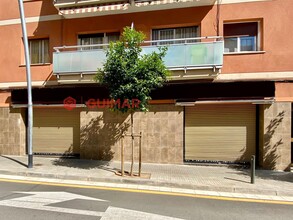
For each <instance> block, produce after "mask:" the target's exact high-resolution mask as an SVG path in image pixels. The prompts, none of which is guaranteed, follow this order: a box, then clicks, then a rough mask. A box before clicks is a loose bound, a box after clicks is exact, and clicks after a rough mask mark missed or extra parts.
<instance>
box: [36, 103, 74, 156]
mask: <svg viewBox="0 0 293 220" xmlns="http://www.w3.org/2000/svg"><path fill="white" fill-rule="evenodd" d="M79 146H80V113H79V110H78V109H75V110H72V111H68V110H66V109H52V108H36V109H34V127H33V152H34V153H56V154H65V153H67V154H72V153H74V154H78V153H79Z"/></svg>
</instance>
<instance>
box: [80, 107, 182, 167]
mask: <svg viewBox="0 0 293 220" xmlns="http://www.w3.org/2000/svg"><path fill="white" fill-rule="evenodd" d="M134 132H135V133H139V132H142V161H143V162H153V163H183V108H182V107H176V106H174V105H153V106H151V108H150V111H149V112H146V113H144V112H135V113H134ZM123 133H128V134H130V114H122V113H116V112H110V111H109V110H99V109H96V110H91V111H88V110H87V109H84V110H83V111H82V112H81V131H80V135H81V136H80V139H81V146H80V147H81V157H82V158H87V159H99V160H111V159H113V160H120V159H121V137H122V134H123ZM138 141H139V139H138V138H136V139H135V160H136V161H137V160H138V146H139V144H138ZM124 146H125V159H126V161H130V159H131V138H130V137H125V138H124Z"/></svg>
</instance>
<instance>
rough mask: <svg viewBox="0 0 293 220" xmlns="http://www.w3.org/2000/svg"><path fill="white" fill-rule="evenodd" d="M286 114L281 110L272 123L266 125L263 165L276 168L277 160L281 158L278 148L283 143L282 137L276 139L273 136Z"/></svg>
mask: <svg viewBox="0 0 293 220" xmlns="http://www.w3.org/2000/svg"><path fill="white" fill-rule="evenodd" d="M284 116H285V112H284V111H282V112H280V113H279V114H278V115H277V116H276V118H274V119H272V120H271V121H270V124H269V125H268V126H267V127H266V133H265V135H264V153H263V154H264V155H263V158H264V159H263V165H264V166H265V167H267V168H269V169H275V168H276V161H277V160H278V159H279V157H280V156H279V155H278V153H277V149H278V147H279V146H280V145H282V144H283V140H282V138H281V139H279V140H274V139H273V136H274V134H275V132H276V130H277V128H278V127H279V125H280V124H281V123H282V121H283V119H284Z"/></svg>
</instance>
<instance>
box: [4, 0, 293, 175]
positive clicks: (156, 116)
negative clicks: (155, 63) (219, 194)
mask: <svg viewBox="0 0 293 220" xmlns="http://www.w3.org/2000/svg"><path fill="white" fill-rule="evenodd" d="M24 6H25V15H26V21H27V24H26V25H27V30H28V37H29V50H30V55H31V71H32V80H33V82H32V85H33V91H32V93H33V104H34V127H33V151H34V153H35V154H57V155H61V154H63V155H64V154H68V155H79V156H80V157H81V158H86V159H97V160H120V156H121V137H122V134H124V133H127V132H129V129H130V128H129V123H130V122H129V121H130V116H129V115H128V114H120V113H113V112H110V111H109V110H108V109H107V108H105V107H104V106H103V105H102V104H101V103H98V100H106V99H107V98H108V96H109V94H108V91H107V89H106V88H105V87H103V86H101V85H99V84H98V83H95V82H94V81H93V76H94V74H95V73H96V70H97V68H100V67H102V64H103V61H104V60H105V49H106V48H107V44H108V43H109V42H111V41H116V40H118V39H119V36H120V34H121V33H122V31H123V28H124V27H125V26H130V25H131V24H133V25H134V27H135V29H136V30H139V31H143V32H144V33H145V35H146V42H145V43H144V44H143V45H142V46H143V53H150V52H152V51H155V50H157V49H158V47H159V46H162V45H166V46H167V47H168V51H167V55H166V57H165V58H164V61H165V64H166V66H167V67H168V69H169V70H170V71H171V73H172V76H171V77H170V80H169V81H168V83H166V85H165V86H164V87H162V88H160V89H157V90H155V91H153V92H152V94H151V96H152V101H151V103H150V110H149V112H147V113H143V112H136V113H135V114H134V122H135V124H134V129H135V131H136V132H142V134H143V136H142V143H143V144H142V150H143V152H142V161H143V162H153V163H176V164H183V163H187V162H198V163H200V162H205V163H244V162H249V161H250V158H251V156H252V155H256V158H257V163H258V165H259V166H260V167H262V168H264V169H275V170H287V169H289V167H290V165H291V162H292V146H291V138H292V134H293V132H292V127H291V124H292V104H291V103H292V101H293V83H292V80H293V63H292V57H293V41H292V40H291V36H292V35H293V30H292V29H290V28H289V27H290V23H291V21H292V20H293V13H290V9H291V8H292V7H293V1H292V0H274V1H272V0H233V1H231V0H199V1H198V0H179V1H177V0H176V1H175V0H157V1H142V0H131V1H128V0H127V1H123V0H121V1H119V0H100V1H96V0H92V1H84V0H79V1H74V0H55V1H53V0H25V1H24ZM0 36H1V41H0V46H1V47H0V48H1V51H0V73H1V74H0V153H1V154H8V155H9V154H10V155H11V154H12V155H24V154H26V131H25V130H26V129H25V128H26V124H27V121H26V120H27V116H26V114H27V108H26V107H27V106H26V104H27V98H26V96H27V91H26V73H25V61H24V49H23V41H22V32H21V22H20V19H19V11H18V3H17V1H11V0H2V1H1V3H0ZM89 100H96V102H94V103H95V105H91V106H89V105H87V103H88V101H89ZM73 107H74V108H73ZM136 141H137V140H136ZM124 142H125V146H130V145H129V143H130V140H129V139H127V138H125V139H124ZM136 146H138V144H136ZM130 153H131V149H130V147H126V149H125V155H126V159H130ZM136 158H137V155H136Z"/></svg>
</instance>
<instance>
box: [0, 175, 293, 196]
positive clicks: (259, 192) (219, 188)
mask: <svg viewBox="0 0 293 220" xmlns="http://www.w3.org/2000/svg"><path fill="white" fill-rule="evenodd" d="M0 174H3V175H15V176H24V177H40V178H49V179H50V178H52V179H59V180H77V181H88V182H104V183H114V184H115V183H116V184H137V185H148V186H157V187H171V188H182V189H191V190H203V191H217V192H227V193H243V194H246V193H247V194H256V195H267V196H293V191H286V190H268V189H261V190H260V189H253V188H248V187H247V188H243V187H242V188H238V187H225V186H205V185H191V184H180V183H172V182H165V181H154V180H145V179H133V178H127V177H123V178H121V177H120V178H107V177H88V176H75V175H58V174H49V173H37V172H17V171H15V172H13V171H8V170H0Z"/></svg>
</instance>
